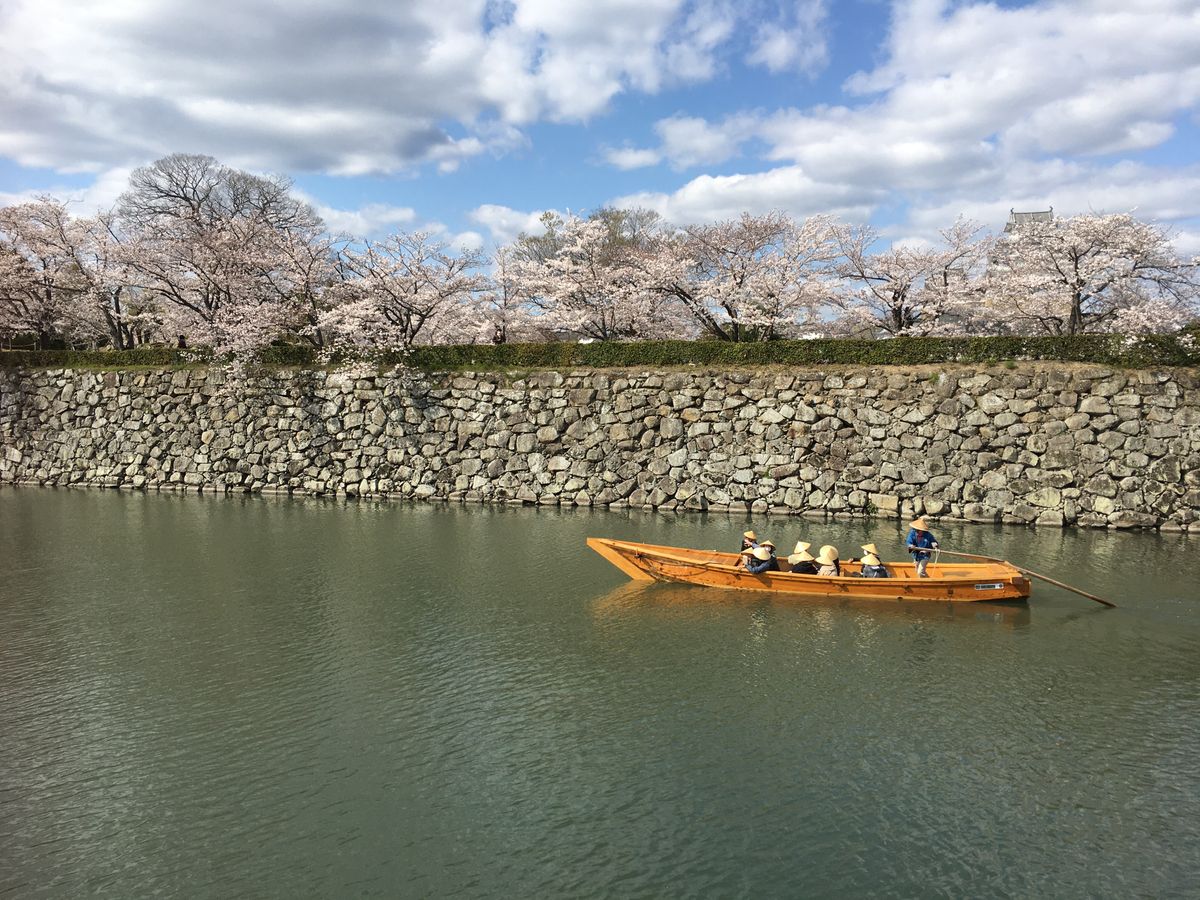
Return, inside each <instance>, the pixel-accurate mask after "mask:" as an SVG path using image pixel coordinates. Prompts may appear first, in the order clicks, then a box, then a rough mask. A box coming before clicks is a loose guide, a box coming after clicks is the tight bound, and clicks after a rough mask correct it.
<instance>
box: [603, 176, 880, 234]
mask: <svg viewBox="0 0 1200 900" xmlns="http://www.w3.org/2000/svg"><path fill="white" fill-rule="evenodd" d="M883 197H884V192H883V190H882V189H879V188H876V189H872V188H863V187H860V186H857V185H850V184H829V183H821V182H818V181H814V180H813V179H812V178H810V177H809V176H808V175H806V174H805V172H804V170H803V169H801V168H800V167H799V166H783V167H780V168H776V169H771V170H770V171H767V172H759V173H754V174H748V175H718V176H713V175H701V176H699V177H697V178H693V179H692V180H691V181H689V182H688V183H687V184H685V185H684V186H683V187H681V188H679V189H678V190H676V191H674V192H673V193H670V194H666V193H660V192H643V193H638V194H629V195H626V196H624V197H619V198H617V199H616V200H614V201H613V205H615V206H620V207H632V206H641V207H646V208H648V209H653V210H654V211H656V212H658V213H659V214H660V215H662V217H663V218H665V219H666V220H667V221H669V222H674V223H675V224H678V225H690V224H694V223H700V222H714V221H718V220H721V219H732V218H736V217H737V216H739V215H741V214H742V213H743V212H750V213H765V212H770V211H771V210H783V211H785V212H789V213H791V214H792V215H795V216H799V217H804V216H810V215H815V214H818V213H833V214H835V215H838V216H840V217H842V218H844V219H849V220H862V219H865V218H866V217H867V216H868V215H869V214H870V211H871V209H872V207H873V206H874V205H875V204H877V203H879V202H880V201H881V200H882V199H883Z"/></svg>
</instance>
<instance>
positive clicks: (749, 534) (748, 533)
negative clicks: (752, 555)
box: [742, 531, 758, 541]
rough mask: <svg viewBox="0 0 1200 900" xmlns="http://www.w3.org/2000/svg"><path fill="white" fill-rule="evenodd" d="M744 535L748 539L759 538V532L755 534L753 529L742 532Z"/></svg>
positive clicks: (755, 539)
mask: <svg viewBox="0 0 1200 900" xmlns="http://www.w3.org/2000/svg"><path fill="white" fill-rule="evenodd" d="M742 537H744V538H746V539H747V540H750V541H757V540H758V535H757V534H755V533H754V532H753V531H743V532H742Z"/></svg>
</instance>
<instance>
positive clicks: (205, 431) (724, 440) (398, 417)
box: [0, 363, 1200, 533]
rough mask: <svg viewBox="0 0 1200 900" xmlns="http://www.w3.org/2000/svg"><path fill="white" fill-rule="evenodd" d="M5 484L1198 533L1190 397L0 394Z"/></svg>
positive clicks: (702, 377)
mask: <svg viewBox="0 0 1200 900" xmlns="http://www.w3.org/2000/svg"><path fill="white" fill-rule="evenodd" d="M0 444H2V451H0V482H5V483H37V484H48V485H90V486H103V487H122V488H132V489H141V490H202V491H218V492H227V491H239V492H243V491H244V492H260V491H288V492H294V493H302V494H312V495H325V496H357V497H400V498H413V499H422V500H460V501H479V502H520V503H537V504H547V505H549V504H555V505H578V506H612V507H622V506H635V507H651V508H657V509H662V510H674V509H681V510H733V511H752V512H756V513H765V512H770V513H779V514H800V513H804V514H832V515H836V516H868V515H876V516H885V517H892V518H895V517H900V518H906V517H909V516H912V515H915V514H921V513H925V514H929V515H931V516H934V517H942V518H957V519H967V520H971V521H988V522H991V521H1004V522H1014V523H1030V524H1039V525H1051V526H1062V525H1080V526H1094V527H1117V528H1123V527H1158V528H1162V529H1164V530H1176V531H1178V530H1184V531H1188V530H1190V531H1195V532H1198V533H1200V374H1198V373H1197V372H1196V370H1194V369H1186V370H1181V369H1167V370H1161V371H1124V370H1113V369H1108V368H1100V367H1096V366H1083V365H1069V364H1062V365H1055V364H1046V363H1043V364H1028V365H1025V366H1022V367H1021V368H1019V369H1016V370H1010V369H1006V368H1003V367H991V368H947V367H940V368H939V367H928V368H919V369H898V368H862V369H850V368H845V369H843V368H826V369H820V370H817V369H813V370H789V371H786V372H780V371H764V370H747V371H736V372H705V371H700V370H689V371H666V372H655V371H644V370H638V371H633V370H630V371H603V372H594V371H575V372H563V373H559V372H538V373H534V374H531V375H527V376H525V377H521V378H511V379H510V378H509V377H507V376H504V375H500V374H495V373H486V374H484V373H475V374H471V373H464V374H446V375H418V374H414V373H411V372H410V373H403V372H392V373H384V374H375V373H372V374H361V373H360V374H347V373H339V372H324V371H300V372H280V373H275V374H268V375H256V376H254V377H251V378H248V379H236V380H234V379H229V378H227V376H226V374H225V373H224V372H223V371H221V370H219V369H212V370H204V369H184V370H176V371H171V370H151V371H146V370H137V371H121V372H115V371H110V372H98V371H84V370H62V369H30V370H8V371H4V372H0Z"/></svg>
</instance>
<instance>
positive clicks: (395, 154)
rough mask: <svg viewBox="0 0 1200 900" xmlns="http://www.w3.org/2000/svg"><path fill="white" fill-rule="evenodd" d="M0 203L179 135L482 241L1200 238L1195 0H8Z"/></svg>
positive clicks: (95, 190)
mask: <svg viewBox="0 0 1200 900" xmlns="http://www.w3.org/2000/svg"><path fill="white" fill-rule="evenodd" d="M0 79H2V83H3V84H4V85H5V89H4V91H3V92H0V203H14V202H20V201H22V200H24V199H27V198H30V197H33V196H37V195H39V194H47V193H48V194H52V195H54V196H57V197H60V198H63V199H69V200H71V201H72V203H73V208H74V209H77V210H79V212H80V213H81V214H87V213H90V212H92V211H94V210H95V209H97V208H105V207H107V206H109V205H111V204H112V203H113V202H114V201H115V199H116V197H117V196H118V195H119V194H120V192H121V190H122V189H123V188H124V186H125V181H126V179H127V177H128V174H129V172H130V171H131V170H132V169H133V168H135V167H136V166H139V165H144V164H146V163H148V162H151V161H153V160H154V159H157V158H159V157H161V156H164V155H166V154H168V153H172V152H185V153H203V154H208V155H211V156H214V157H216V158H217V159H219V160H221V161H222V162H224V163H227V164H230V165H233V166H237V167H239V168H243V169H247V170H250V171H254V172H260V173H268V172H269V173H276V174H283V175H286V176H288V177H289V178H291V179H292V180H293V182H294V184H295V187H296V190H297V191H298V192H299V193H300V194H301V195H303V196H304V197H306V198H307V199H309V200H310V201H311V202H312V203H313V204H314V205H315V206H316V207H317V208H318V210H319V211H320V212H321V214H322V215H323V216H324V218H325V220H326V222H327V223H328V224H329V226H330V227H331V228H332V229H333V230H336V231H344V232H348V233H351V234H354V235H358V236H381V235H383V234H386V233H388V232H389V231H393V230H397V229H403V230H424V231H431V232H434V233H436V234H438V235H440V236H442V237H443V239H445V240H446V241H448V242H451V243H454V244H458V245H461V246H467V247H470V246H475V247H484V248H487V247H491V246H493V245H495V244H497V243H504V242H507V241H509V240H511V239H512V238H513V237H515V236H516V235H517V234H518V233H520V232H521V231H522V230H536V229H537V219H538V215H539V214H540V213H541V212H542V211H544V210H547V209H553V210H557V211H560V212H566V211H571V212H576V213H584V214H586V213H587V212H589V211H591V210H594V209H596V208H598V207H600V206H604V205H617V206H642V207H648V208H651V209H654V210H656V211H658V212H660V213H661V214H662V215H663V216H664V217H665V218H666V219H667V220H668V221H670V222H673V223H676V224H679V225H685V224H691V223H700V222H712V221H717V220H721V219H728V218H732V217H736V216H738V215H740V214H741V213H742V212H743V211H748V212H751V213H763V212H767V211H770V210H775V209H778V210H783V211H786V212H788V213H790V214H792V215H794V216H796V217H805V216H810V215H815V214H822V213H828V214H832V215H835V216H837V217H839V218H841V219H843V220H847V221H851V222H856V223H863V222H868V223H871V224H873V225H875V226H876V227H877V228H878V229H879V230H880V231H881V233H882V234H883V235H884V236H885V239H887V240H892V241H900V242H923V241H931V240H936V238H937V234H938V230H939V229H941V228H945V227H947V226H949V225H950V224H952V223H953V222H954V220H955V218H956V217H958V216H960V215H962V216H966V217H968V218H971V219H974V220H977V221H979V222H981V223H982V224H984V225H986V226H988V227H989V228H991V229H993V230H998V229H999V228H1001V227H1002V226H1003V224H1004V221H1005V220H1006V218H1007V216H1008V212H1009V210H1010V209H1014V208H1015V209H1017V210H1041V209H1047V208H1049V207H1053V208H1054V210H1055V213H1056V214H1058V215H1072V214H1076V213H1086V212H1098V213H1103V212H1133V213H1134V214H1135V215H1137V216H1139V217H1140V218H1143V219H1148V220H1152V221H1156V222H1159V223H1162V224H1164V225H1166V226H1169V227H1170V228H1171V229H1172V231H1173V233H1174V234H1175V236H1176V242H1177V245H1178V246H1179V248H1180V249H1181V250H1182V251H1183V252H1185V253H1187V254H1189V255H1191V254H1196V253H1200V0H1070V2H1046V0H1039V2H1008V0H1003V2H992V3H977V2H947V0H895V2H891V3H888V2H883V0H790V2H786V0H740V2H733V0H403V2H382V0H356V2H354V3H352V4H335V3H332V2H329V0H286V2H279V0H275V2H267V0H204V2H198V0H103V2H91V3H89V2H84V0H0Z"/></svg>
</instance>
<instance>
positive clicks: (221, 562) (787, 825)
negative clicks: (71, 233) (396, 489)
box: [0, 488, 1200, 898]
mask: <svg viewBox="0 0 1200 900" xmlns="http://www.w3.org/2000/svg"><path fill="white" fill-rule="evenodd" d="M747 521H748V520H746V519H745V518H733V517H726V516H724V515H721V516H709V517H702V516H679V517H675V516H662V515H653V514H649V513H646V514H643V513H640V512H639V513H625V514H622V513H616V512H594V513H589V512H586V511H579V510H564V511H561V512H560V511H557V510H546V509H542V510H533V509H516V508H477V507H458V506H455V507H447V506H412V505H399V504H398V505H386V504H380V505H373V504H365V503H364V504H350V505H345V504H340V503H334V502H319V501H311V500H306V501H300V500H295V501H292V500H270V499H227V498H208V497H197V496H187V497H181V496H168V495H150V496H142V495H130V494H117V493H112V492H97V491H67V490H48V489H33V488H22V489H5V490H2V491H0V560H2V561H3V580H2V581H0V896H5V897H7V896H12V897H78V896H84V895H98V896H109V897H144V896H151V895H165V896H188V897H214V898H218V897H219V898H228V897H301V896H322V897H349V896H403V897H416V896H429V897H445V896H453V897H625V896H629V897H693V896H695V897H700V896H703V897H717V896H720V897H733V896H743V897H767V896H780V897H783V896H787V897H800V896H804V897H826V896H884V895H886V896H905V897H975V898H979V897H1009V896H1041V897H1050V896H1053V897H1095V896H1109V897H1133V896H1143V897H1171V896H1195V895H1196V894H1197V893H1200V854H1197V852H1196V848H1197V847H1198V846H1200V588H1197V579H1196V571H1197V554H1198V552H1200V539H1197V537H1196V536H1192V537H1191V538H1188V537H1181V536H1171V535H1157V534H1114V533H1107V532H1089V531H1083V532H1060V531H1056V530H1032V529H1025V528H1012V529H1009V528H993V527H981V526H969V525H944V526H942V527H939V528H938V529H937V530H936V531H937V535H938V537H939V539H940V540H941V541H942V544H943V545H944V546H946V547H947V548H957V549H962V550H967V551H976V552H983V553H988V554H993V555H997V556H1005V557H1007V558H1010V559H1012V560H1014V561H1017V562H1020V563H1022V564H1025V565H1027V566H1029V567H1030V568H1033V569H1035V570H1037V571H1040V572H1044V573H1045V574H1048V575H1053V576H1054V577H1057V578H1060V579H1062V580H1065V581H1068V582H1071V583H1074V584H1077V585H1078V586H1080V587H1082V588H1084V589H1085V590H1089V591H1091V592H1093V593H1097V594H1101V595H1102V596H1106V597H1109V598H1111V599H1112V600H1114V601H1115V602H1117V603H1118V604H1120V608H1119V609H1115V610H1107V609H1104V608H1102V607H1100V606H1098V605H1096V604H1094V603H1091V602H1090V601H1088V600H1085V599H1083V598H1081V597H1077V596H1074V595H1071V594H1067V593H1064V592H1062V591H1059V590H1057V589H1054V588H1049V587H1046V586H1042V585H1037V586H1035V593H1034V597H1033V600H1032V601H1031V603H1030V604H1029V605H1028V606H1027V607H1020V606H1018V607H1009V606H975V605H956V606H950V605H949V604H927V605H926V604H913V605H900V604H885V605H863V604H858V605H855V604H848V603H838V602H832V601H829V602H825V601H819V602H813V603H807V604H806V603H796V602H795V601H787V600H781V599H778V598H773V597H771V596H769V595H759V594H737V593H733V594H730V593H722V592H717V591H707V590H704V589H698V588H686V587H676V586H669V585H657V586H655V585H652V586H641V585H636V584H631V583H630V582H628V581H627V580H626V579H625V577H624V576H623V575H622V574H621V573H619V572H618V571H617V570H616V569H614V568H612V567H611V566H609V565H608V564H607V563H605V562H604V561H603V560H601V559H600V558H599V557H598V556H596V555H595V554H593V553H591V552H590V551H588V550H587V549H586V547H585V546H584V540H585V538H586V537H587V536H589V535H609V536H615V537H624V538H629V539H634V540H643V541H647V542H652V543H663V544H677V545H686V546H696V547H706V548H724V547H730V548H732V547H734V546H735V545H736V543H737V539H738V535H739V534H740V532H741V530H742V529H743V528H744V527H745V525H746V522H747ZM751 524H752V526H753V527H755V528H757V530H758V531H759V532H760V534H762V535H763V536H770V537H772V538H773V539H774V540H775V541H776V543H778V544H779V545H780V546H781V547H782V546H785V545H790V544H791V543H792V542H794V541H795V540H796V539H798V538H801V537H803V538H804V539H806V540H812V541H814V542H815V543H817V544H820V543H825V542H832V543H835V544H837V545H839V546H840V547H841V548H842V555H843V556H850V555H852V554H853V552H854V550H855V548H856V547H857V545H859V544H861V543H863V542H865V541H874V542H876V543H878V544H879V545H880V547H881V549H884V550H885V553H884V555H885V557H889V558H893V559H895V558H899V557H900V556H901V554H900V552H899V545H900V539H901V537H902V532H900V531H899V529H898V527H897V525H898V523H896V522H883V521H876V522H872V523H862V522H859V523H841V522H839V523H830V524H819V523H813V522H809V521H806V520H803V519H770V520H768V519H766V518H756V519H754V520H753V521H752V522H751Z"/></svg>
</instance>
